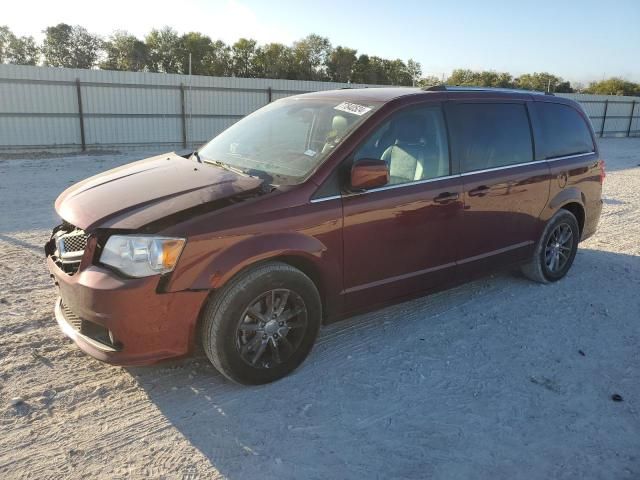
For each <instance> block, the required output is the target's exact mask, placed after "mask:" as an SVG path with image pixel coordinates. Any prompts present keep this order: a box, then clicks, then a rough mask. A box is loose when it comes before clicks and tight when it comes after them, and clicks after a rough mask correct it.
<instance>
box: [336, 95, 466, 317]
mask: <svg viewBox="0 0 640 480" xmlns="http://www.w3.org/2000/svg"><path fill="white" fill-rule="evenodd" d="M362 158H376V159H381V160H384V161H385V162H387V164H388V166H389V171H390V175H391V181H390V183H389V184H388V185H387V186H385V187H381V188H376V189H372V190H368V191H364V192H357V193H351V194H345V195H343V211H344V227H343V232H344V291H343V293H344V295H345V300H346V306H347V309H349V310H355V309H360V308H366V307H373V306H375V305H376V304H379V303H383V302H385V301H388V300H390V299H394V298H399V297H403V296H406V295H411V294H413V293H417V292H420V291H424V290H428V289H430V288H433V287H435V286H438V285H441V284H446V283H448V282H449V281H451V280H453V276H454V274H455V259H456V253H457V252H456V242H455V241H454V235H455V234H454V232H455V226H456V224H457V222H458V221H459V218H460V216H461V213H462V185H461V181H460V177H459V176H455V175H452V174H451V173H452V172H451V165H450V161H449V154H448V145H447V134H446V128H445V125H444V119H443V114H442V110H441V108H440V106H439V105H433V104H430V105H425V106H419V107H415V106H414V107H410V108H408V109H405V110H401V111H399V112H397V113H395V114H394V115H392V116H391V117H390V119H389V120H387V121H386V122H385V123H383V124H382V125H381V126H380V127H379V128H378V129H377V130H376V131H375V132H374V133H373V134H372V136H371V137H370V138H369V139H368V140H366V141H365V142H364V143H363V144H362V145H361V146H360V147H359V148H358V149H357V150H356V152H355V154H354V155H353V158H352V160H359V159H362Z"/></svg>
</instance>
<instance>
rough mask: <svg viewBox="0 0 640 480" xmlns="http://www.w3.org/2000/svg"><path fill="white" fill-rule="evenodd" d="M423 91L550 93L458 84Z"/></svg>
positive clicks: (432, 86) (428, 88)
mask: <svg viewBox="0 0 640 480" xmlns="http://www.w3.org/2000/svg"><path fill="white" fill-rule="evenodd" d="M422 90H424V91H425V92H505V93H531V94H534V95H551V96H555V95H554V94H553V93H551V92H539V91H537V90H524V89H520V88H498V87H466V86H459V85H455V86H452V85H431V86H428V87H422Z"/></svg>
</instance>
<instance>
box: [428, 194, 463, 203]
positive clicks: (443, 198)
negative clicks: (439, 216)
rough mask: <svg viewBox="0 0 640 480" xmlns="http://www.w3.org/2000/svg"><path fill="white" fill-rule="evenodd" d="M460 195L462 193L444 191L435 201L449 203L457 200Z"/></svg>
mask: <svg viewBox="0 0 640 480" xmlns="http://www.w3.org/2000/svg"><path fill="white" fill-rule="evenodd" d="M459 197H460V195H459V194H458V193H456V192H442V193H441V194H440V195H438V196H437V197H435V198H434V199H433V201H434V202H435V203H439V204H441V205H444V204H447V203H451V202H455V201H456V200H458V198H459Z"/></svg>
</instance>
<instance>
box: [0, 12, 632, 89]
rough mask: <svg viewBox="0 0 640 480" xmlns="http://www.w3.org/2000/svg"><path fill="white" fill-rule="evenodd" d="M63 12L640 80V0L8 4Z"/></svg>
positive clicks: (455, 64)
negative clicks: (322, 38) (310, 36)
mask: <svg viewBox="0 0 640 480" xmlns="http://www.w3.org/2000/svg"><path fill="white" fill-rule="evenodd" d="M60 22H65V23H69V24H79V25H83V26H84V27H86V28H87V29H88V30H89V31H91V32H93V33H97V34H100V35H103V36H108V35H109V34H110V33H111V32H113V31H114V30H127V31H129V32H131V33H133V34H135V35H137V36H139V37H141V38H142V37H144V35H145V34H146V33H148V32H149V30H151V29H152V28H154V27H162V26H164V25H169V26H171V27H173V28H175V29H176V30H177V31H178V32H180V33H185V32H187V31H199V32H202V33H204V34H207V35H209V36H210V37H211V38H213V39H221V40H224V41H225V42H228V43H233V42H234V41H236V40H237V39H238V38H240V37H248V38H254V39H256V40H258V42H259V43H266V42H282V43H286V44H290V43H292V42H294V41H295V40H297V39H300V38H302V37H304V36H306V35H308V34H310V33H317V34H320V35H322V36H326V37H328V38H329V39H330V41H331V43H332V44H333V45H334V46H338V45H343V46H348V47H351V48H355V49H357V50H358V53H367V54H369V55H378V56H381V57H384V58H401V59H403V60H405V61H406V60H408V59H409V58H413V59H415V60H417V61H419V62H420V63H421V64H422V70H423V73H424V74H425V75H426V74H432V75H437V76H439V77H440V76H442V75H443V74H444V75H448V74H449V73H450V72H451V70H453V69H454V68H470V69H486V70H496V71H507V72H510V73H512V74H513V75H516V76H517V75H519V74H522V73H526V72H534V71H537V72H540V71H547V72H550V73H554V74H556V75H559V76H561V77H563V78H564V79H566V80H570V81H572V82H581V83H585V84H586V83H587V82H589V81H592V80H601V79H602V78H603V77H610V76H621V77H624V78H626V79H628V80H631V81H635V82H640V0H620V1H616V0H610V1H608V2H604V1H602V0H599V1H597V2H596V1H592V0H581V1H577V0H566V1H562V0H555V1H547V0H537V1H535V2H533V1H529V2H527V1H513V0H511V1H496V0H483V1H478V0H457V1H451V2H447V1H442V0H439V1H430V0H418V1H413V0H409V1H404V2H400V1H396V2H394V1H390V0H386V1H380V0H369V1H360V0H340V1H339V0H322V1H319V0H314V1H306V0H283V1H274V0H271V1H258V0H215V1H214V0H208V1H207V0H154V1H146V0H145V1H141V0H109V1H108V2H100V3H99V4H98V3H97V2H91V1H87V0H57V1H51V0H26V1H24V2H17V1H11V0H9V1H7V0H5V2H3V5H2V8H1V9H0V25H1V24H6V25H8V26H9V27H10V28H11V29H12V30H13V31H14V32H15V33H17V34H19V35H33V36H34V37H36V38H37V39H39V40H40V39H41V38H42V37H43V35H42V30H43V29H44V28H45V27H47V26H49V25H55V24H57V23H60Z"/></svg>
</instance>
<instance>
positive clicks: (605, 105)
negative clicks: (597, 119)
mask: <svg viewBox="0 0 640 480" xmlns="http://www.w3.org/2000/svg"><path fill="white" fill-rule="evenodd" d="M608 109H609V99H608V98H607V99H606V100H605V101H604V115H603V116H602V127H600V138H602V136H603V135H604V124H605V123H607V110H608Z"/></svg>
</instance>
